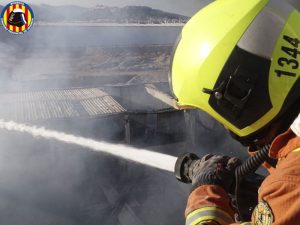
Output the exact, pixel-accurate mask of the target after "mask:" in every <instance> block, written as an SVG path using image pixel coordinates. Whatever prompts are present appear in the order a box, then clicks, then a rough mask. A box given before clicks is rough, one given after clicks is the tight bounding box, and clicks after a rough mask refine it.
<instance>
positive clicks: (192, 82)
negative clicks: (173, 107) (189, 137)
mask: <svg viewBox="0 0 300 225" xmlns="http://www.w3.org/2000/svg"><path fill="white" fill-rule="evenodd" d="M299 64H300V14H299V12H298V11H297V10H295V9H294V8H293V7H292V6H290V5H289V4H286V3H284V2H282V0H269V1H268V0H251V1H243V0H217V1H215V2H213V3H211V4H209V5H208V6H206V7H205V8H203V9H202V10H200V11H199V12H198V13H197V14H196V15H195V16H194V17H192V18H191V19H190V21H189V22H188V23H187V24H186V25H185V27H184V28H183V30H182V33H181V36H180V38H179V40H178V43H177V45H176V47H175V49H174V55H173V58H172V61H171V71H170V86H171V90H172V92H173V94H174V96H175V98H176V100H177V105H178V107H179V108H189V107H193V108H198V109H202V110H203V111H206V112H207V113H208V114H210V115H211V116H212V117H214V118H215V119H217V120H218V121H219V122H221V123H222V124H224V125H225V126H226V127H227V128H228V129H229V130H230V131H232V132H233V133H235V134H236V135H237V136H239V137H249V136H253V135H254V134H255V133H256V132H259V131H260V130H262V129H263V128H265V127H266V126H267V125H269V124H270V123H271V122H272V121H274V120H275V119H276V118H278V117H280V116H282V115H283V114H284V113H285V112H286V110H287V109H288V108H289V107H291V106H292V105H293V104H299V98H300V79H299V76H300V66H299ZM296 101H298V102H297V103H296Z"/></svg>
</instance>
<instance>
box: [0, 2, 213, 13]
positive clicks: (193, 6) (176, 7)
mask: <svg viewBox="0 0 300 225" xmlns="http://www.w3.org/2000/svg"><path fill="white" fill-rule="evenodd" d="M23 1H24V2H26V3H28V4H49V5H79V6H86V7H92V6H95V5H108V6H118V7H123V6H126V5H143V6H149V7H152V8H155V9H160V10H164V11H167V12H174V13H179V14H182V15H186V16H191V15H193V14H194V13H195V12H197V11H198V10H199V9H200V8H202V7H203V6H204V5H206V4H207V3H209V2H211V0H86V1H82V0H23ZM2 2H3V3H2ZM9 2H11V0H5V1H1V4H7V3H9Z"/></svg>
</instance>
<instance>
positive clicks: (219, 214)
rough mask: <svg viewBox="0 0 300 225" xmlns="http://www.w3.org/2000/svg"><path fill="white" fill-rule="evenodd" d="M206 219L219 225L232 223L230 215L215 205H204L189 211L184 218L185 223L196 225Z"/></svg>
mask: <svg viewBox="0 0 300 225" xmlns="http://www.w3.org/2000/svg"><path fill="white" fill-rule="evenodd" d="M207 221H215V222H217V223H218V224H221V225H223V224H224V225H227V224H230V223H234V220H233V219H232V218H231V216H230V215H229V214H228V213H226V212H225V211H223V210H221V209H219V208H217V207H204V208H201V209H198V210H195V211H193V212H192V213H190V214H189V215H188V216H187V218H186V225H197V224H202V223H204V222H207Z"/></svg>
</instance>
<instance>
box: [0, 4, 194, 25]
mask: <svg viewBox="0 0 300 225" xmlns="http://www.w3.org/2000/svg"><path fill="white" fill-rule="evenodd" d="M31 7H32V9H33V11H34V14H35V20H36V21H38V22H46V23H47V22H50V23H51V22H52V23H53V22H54V23H57V22H97V23H121V24H127V23H141V24H143V23H144V24H145V23H152V24H160V23H185V22H187V20H188V19H189V18H188V17H187V16H183V15H179V14H175V13H169V12H165V11H162V10H158V9H153V8H151V7H147V6H134V5H131V6H125V7H110V6H104V5H96V6H95V7H92V8H86V7H81V6H75V5H65V6H50V5H47V4H41V5H31ZM2 9H3V6H2V5H0V10H1V11H2Z"/></svg>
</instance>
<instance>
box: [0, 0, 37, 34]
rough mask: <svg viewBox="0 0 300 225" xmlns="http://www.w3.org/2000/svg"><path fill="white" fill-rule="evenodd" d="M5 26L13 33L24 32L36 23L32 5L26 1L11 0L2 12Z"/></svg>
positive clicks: (2, 20)
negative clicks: (13, 0) (12, 0)
mask: <svg viewBox="0 0 300 225" xmlns="http://www.w3.org/2000/svg"><path fill="white" fill-rule="evenodd" d="M1 22H2V25H3V27H4V28H5V29H6V30H7V31H8V32H10V33H12V34H24V33H26V32H27V31H29V30H30V28H31V27H32V25H33V23H34V14H33V11H32V9H31V7H30V6H29V5H28V4H26V3H24V2H19V1H15V2H11V3H9V4H7V5H6V6H5V7H4V9H3V11H2V13H1Z"/></svg>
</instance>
